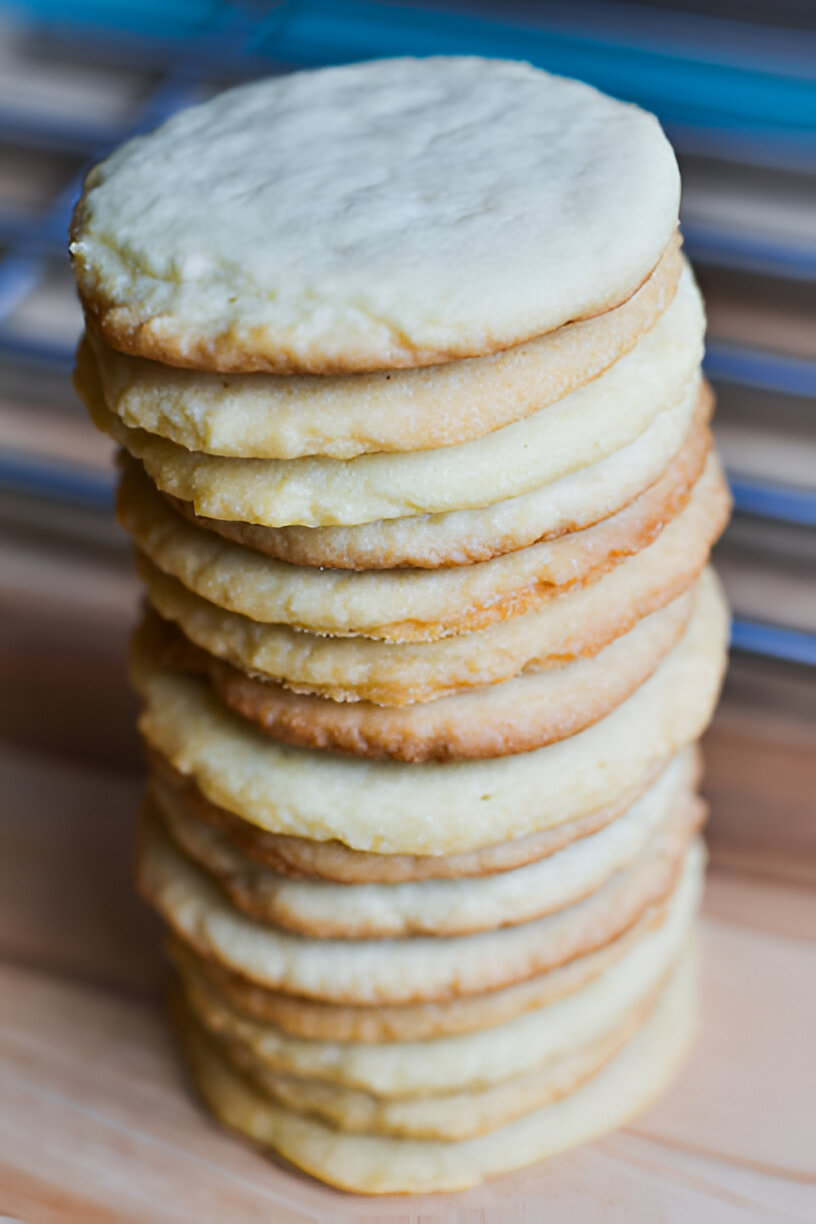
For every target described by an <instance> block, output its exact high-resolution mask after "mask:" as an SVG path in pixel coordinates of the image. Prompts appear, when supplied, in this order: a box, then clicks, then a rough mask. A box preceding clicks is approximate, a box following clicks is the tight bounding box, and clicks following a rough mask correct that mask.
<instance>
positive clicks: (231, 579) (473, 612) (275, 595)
mask: <svg viewBox="0 0 816 1224" xmlns="http://www.w3.org/2000/svg"><path fill="white" fill-rule="evenodd" d="M709 447H710V441H709V439H708V438H706V437H702V438H699V439H697V440H696V441H695V444H694V445H693V446H692V447H691V448H690V449H688V450H684V451H682V452H681V454H680V455H678V456H677V457H676V459H675V460H674V461H673V462H672V463H671V465H670V466H669V468H668V469H667V470H666V471H665V472H664V474H663V475H662V476H661V478H660V479H659V480H658V481H656V482H655V483H654V484H653V485H652V486H651V487H650V488H648V489H646V490H644V492H643V493H641V494H640V496H639V497H636V498H635V500H634V501H632V502H630V504H629V505H628V506H625V507H624V508H623V509H622V510H619V511H618V513H617V514H614V515H612V516H611V517H610V518H608V519H603V520H602V521H601V522H600V523H596V524H595V525H594V526H592V527H587V528H585V529H584V530H583V531H576V532H572V533H570V534H569V535H566V536H559V537H558V539H555V540H544V541H541V542H540V543H538V544H531V545H530V546H529V548H523V549H519V551H518V552H513V553H507V554H506V555H505V556H503V557H494V558H493V560H491V561H481V562H478V563H477V564H475V565H463V566H456V567H455V568H452V569H441V570H407V569H397V570H372V571H370V572H368V573H350V572H348V571H346V570H319V569H315V568H314V567H311V566H293V565H288V564H287V563H286V562H284V561H274V560H273V559H272V558H270V557H264V556H263V555H262V554H260V553H256V552H253V551H252V550H250V549H248V548H243V547H241V545H239V544H232V543H230V542H229V541H227V540H222V539H221V538H220V537H219V536H216V535H214V534H213V533H212V532H210V531H202V530H201V529H200V528H197V527H193V526H191V525H190V524H189V523H186V522H185V521H184V519H182V518H181V517H180V516H179V515H177V514H175V513H174V512H173V511H172V510H171V509H170V508H169V507H168V506H167V505H166V504H165V502H164V499H163V498H162V497H161V496H160V494H159V493H157V492H156V490H155V489H154V488H153V487H152V486H151V485H150V483H149V482H148V481H146V480H145V478H144V476H143V475H142V474H141V473H139V472H138V470H136V469H130V470H126V471H125V474H124V479H123V481H122V484H121V486H120V491H119V500H118V512H119V521H120V522H121V524H122V526H123V527H124V528H125V530H126V531H127V532H128V533H129V534H130V535H131V536H132V537H133V540H134V542H135V544H136V546H137V547H138V548H139V549H140V550H141V551H142V552H143V553H145V554H146V555H147V557H148V558H149V560H151V561H152V562H153V564H154V565H156V566H158V568H159V569H161V570H162V571H163V572H164V573H166V574H170V575H171V576H172V577H175V578H178V579H179V581H180V582H182V583H183V585H184V586H185V587H187V589H188V590H190V591H193V592H194V593H195V594H197V595H200V596H202V598H203V599H206V600H207V601H208V602H209V603H213V604H215V605H216V606H218V607H221V608H224V609H225V610H226V611H228V612H237V613H240V614H241V615H242V616H245V617H248V618H249V619H250V620H254V621H259V622H262V623H265V624H287V625H290V626H291V627H292V628H295V629H308V630H310V631H312V632H313V633H318V634H327V635H331V636H335V637H344V636H350V637H354V636H362V637H371V638H379V639H381V640H382V641H386V642H411V641H414V642H421V641H426V642H427V641H434V640H435V639H438V638H444V637H448V636H451V635H454V636H455V635H458V634H462V633H468V632H471V631H473V630H475V629H480V628H483V627H484V626H486V625H489V624H492V623H494V622H496V621H500V620H504V619H506V618H508V617H511V616H518V615H520V614H521V613H523V612H527V611H531V610H532V609H533V608H537V607H540V606H541V605H542V604H543V603H546V602H548V601H549V600H551V599H553V598H556V597H557V596H559V595H561V594H563V592H564V590H565V589H569V588H570V587H572V586H575V585H582V584H583V583H585V582H587V581H591V580H592V579H593V578H597V577H600V575H601V574H603V573H604V572H605V571H607V570H609V569H611V568H613V567H614V566H616V565H619V564H620V563H621V562H622V561H623V560H624V558H625V557H627V556H631V555H632V554H633V553H637V552H640V551H641V549H643V548H645V547H647V545H648V544H650V543H651V542H652V541H653V540H654V539H655V538H656V537H657V535H658V534H659V533H660V531H661V530H662V529H663V528H664V527H665V526H666V524H667V523H669V522H670V521H671V520H672V519H673V518H675V517H676V516H677V515H678V514H679V513H680V512H681V510H682V509H683V507H684V506H685V505H686V503H687V502H688V500H689V499H691V500H693V501H694V500H696V502H697V503H698V505H699V504H700V503H702V504H703V505H704V506H705V511H704V518H705V520H706V521H708V520H714V521H717V520H719V519H720V518H721V517H722V515H723V512H724V510H725V507H726V506H727V504H728V487H727V484H726V482H725V477H724V476H723V473H722V469H721V467H720V464H719V460H718V459H717V457H716V455H715V454H714V453H713V451H710V450H709V449H708V448H709ZM701 469H702V471H701ZM707 533H708V531H707V529H706V534H707Z"/></svg>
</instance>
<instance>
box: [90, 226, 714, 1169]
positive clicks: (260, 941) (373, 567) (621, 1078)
mask: <svg viewBox="0 0 816 1224" xmlns="http://www.w3.org/2000/svg"><path fill="white" fill-rule="evenodd" d="M703 331H704V318H703V311H702V306H701V302H700V298H699V295H698V293H697V290H696V287H695V285H694V282H693V279H692V277H691V274H690V272H689V270H688V268H687V266H685V264H684V260H683V257H682V254H681V249H680V241H679V238H678V237H677V236H676V235H674V236H672V237H671V238H670V240H669V241H668V244H667V245H666V246H665V248H664V249H663V251H662V254H661V255H660V258H659V260H658V261H657V263H656V264H655V265H654V266H653V268H652V270H651V272H650V273H649V275H648V276H647V277H646V279H645V280H643V281H642V283H641V284H640V285H639V287H638V288H636V290H635V291H634V292H633V293H629V294H628V295H627V296H625V297H624V298H623V299H622V300H620V301H619V302H618V304H616V305H612V306H611V307H610V308H608V309H605V310H603V311H601V312H600V313H597V314H596V315H594V316H593V317H589V318H586V319H582V320H580V321H578V322H571V323H566V324H565V325H563V326H560V327H558V328H556V329H555V330H553V331H551V332H548V333H545V334H544V335H541V336H537V337H534V338H533V339H531V340H525V341H524V342H522V343H519V344H516V345H511V346H510V347H507V348H504V349H501V350H500V351H497V352H495V353H486V354H485V355H481V356H478V355H477V356H472V357H465V358H460V359H457V360H452V361H448V362H440V363H437V364H431V365H428V366H423V367H422V368H413V369H410V368H408V369H398V368H392V369H384V370H381V371H375V372H354V371H352V372H349V373H342V372H335V373H328V374H297V373H292V374H275V373H264V372H258V371H257V370H254V369H252V368H250V369H249V370H246V371H243V372H242V371H241V370H240V369H238V370H236V371H233V372H231V373H228V374H226V375H225V374H222V373H217V372H215V371H208V370H189V369H180V368H177V367H175V366H172V365H170V364H162V363H161V362H160V361H156V360H148V359H146V358H144V357H141V356H135V355H133V354H127V353H124V352H119V351H117V350H116V348H115V347H114V345H113V344H112V343H110V342H109V340H106V339H103V337H102V335H101V334H100V330H99V329H97V328H96V327H95V325H94V319H93V316H92V313H91V314H90V315H89V326H88V332H87V334H86V337H85V338H84V340H83V342H82V346H81V349H80V354H79V360H78V369H77V386H78V388H79V390H80V393H81V394H82V396H83V398H84V400H85V402H86V403H87V405H88V408H89V410H90V412H91V414H92V416H93V418H94V420H95V422H96V423H97V425H99V426H100V427H101V428H102V429H104V430H105V431H107V432H108V433H109V434H111V435H112V437H113V438H114V439H115V440H116V441H117V443H118V444H119V445H120V446H121V448H122V457H121V469H122V476H121V484H120V490H119V502H118V513H119V517H120V520H121V522H122V524H123V526H124V528H125V529H126V531H127V532H128V533H129V534H130V536H131V537H132V540H133V543H134V546H135V553H136V561H137V565H138V569H139V573H140V575H141V578H142V580H143V582H144V588H145V593H146V612H145V615H144V619H143V622H142V624H141V626H140V627H139V629H138V631H137V633H136V635H135V639H134V642H133V651H132V672H133V679H134V683H135V685H136V687H137V689H138V691H139V693H140V695H141V698H142V700H143V712H142V716H141V722H140V727H141V733H142V735H143V738H144V741H145V744H146V748H147V755H148V761H149V780H148V786H147V795H146V798H145V802H144V812H143V821H142V830H141V837H140V844H139V849H138V881H139V887H140V889H141V892H142V893H143V895H144V897H145V898H146V899H147V900H148V901H149V902H150V904H151V905H152V906H154V907H155V909H156V910H157V911H158V912H159V914H160V915H161V917H162V918H163V920H164V921H165V922H166V924H167V928H168V932H169V942H168V948H169V953H170V957H171V960H172V962H173V965H174V968H175V978H176V986H175V990H174V998H173V1013H174V1018H175V1025H176V1029H177V1032H178V1034H179V1039H180V1042H181V1044H182V1046H183V1048H184V1050H185V1054H186V1057H187V1059H188V1062H189V1065H190V1068H191V1070H192V1074H193V1076H194V1078H195V1080H196V1082H197V1084H198V1086H199V1088H200V1091H201V1093H202V1095H203V1096H204V1098H205V1099H206V1101H207V1102H208V1103H209V1105H210V1107H211V1108H212V1110H213V1111H214V1112H215V1113H216V1114H217V1115H218V1116H219V1117H220V1118H221V1119H222V1120H223V1121H224V1122H226V1123H227V1124H228V1125H229V1126H231V1127H234V1128H236V1129H238V1130H240V1131H244V1132H245V1133H247V1134H248V1135H249V1136H251V1137H252V1138H253V1139H254V1140H256V1141H258V1142H260V1143H261V1144H264V1145H267V1146H269V1147H271V1148H273V1149H275V1150H276V1151H277V1152H278V1153H279V1154H280V1155H281V1156H283V1157H284V1158H286V1159H288V1160H289V1161H291V1162H292V1163H294V1164H295V1165H297V1166H298V1167H300V1168H302V1169H305V1170H307V1171H308V1172H310V1173H312V1174H314V1175H315V1176H317V1177H319V1178H322V1179H323V1180H326V1181H328V1182H331V1183H333V1184H335V1185H338V1186H342V1187H344V1188H346V1189H350V1190H355V1191H361V1192H372V1193H388V1192H404V1191H427V1190H450V1189H457V1188H461V1187H464V1186H467V1185H470V1184H473V1183H475V1182H477V1181H479V1180H480V1179H481V1178H483V1177H486V1176H489V1175H491V1174H494V1173H499V1172H502V1171H505V1170H508V1169H511V1168H515V1167H517V1166H519V1165H522V1164H526V1163H529V1162H531V1161H534V1160H537V1159H539V1158H541V1157H543V1156H546V1155H549V1154H551V1153H554V1152H557V1151H559V1150H561V1149H563V1148H565V1147H569V1146H571V1145H573V1144H575V1143H579V1142H581V1141H583V1140H585V1139H589V1138H592V1137H593V1136H595V1135H597V1134H599V1133H601V1132H603V1131H604V1130H607V1129H608V1128H610V1127H613V1126H615V1125H618V1124H619V1123H621V1122H622V1121H625V1120H626V1119H627V1118H629V1117H630V1116H631V1115H632V1114H633V1113H634V1112H635V1111H636V1110H638V1109H640V1108H642V1107H643V1106H644V1105H645V1104H647V1103H648V1102H650V1101H651V1100H652V1099H653V1097H654V1096H655V1094H656V1093H657V1092H658V1091H659V1090H660V1089H661V1088H662V1086H663V1085H664V1084H665V1083H666V1082H668V1080H669V1079H670V1077H671V1075H672V1074H673V1072H674V1069H675V1067H676V1066H677V1064H678V1062H679V1059H680V1057H681V1055H682V1054H683V1052H684V1050H685V1048H686V1046H687V1043H688V1040H689V1037H690V1034H691V1032H692V1031H693V1024H694V980H695V974H694V963H693V961H694V956H693V929H694V919H695V915H696V910H697V906H698V900H699V895H700V889H701V881H702V872H703V851H702V848H701V843H700V840H699V831H700V827H701V823H702V820H703V816H704V808H703V804H702V802H701V800H700V798H699V797H698V795H697V786H698V782H699V777H700V768H701V765H700V759H699V754H698V749H697V747H696V741H697V739H698V738H699V736H700V734H701V733H702V731H703V730H704V728H705V726H706V724H707V722H708V720H709V718H710V716H711V713H712V711H713V708H714V705H715V702H716V699H717V694H718V690H719V686H720V682H721V677H722V672H723V668H724V662H725V655H726V643H727V627H728V626H727V613H726V610H725V607H724V604H723V600H722V597H721V594H720V592H719V588H718V585H717V581H716V578H715V577H714V575H713V573H712V571H711V570H710V569H709V568H707V563H708V557H709V552H710V549H711V546H712V544H713V543H714V541H715V539H716V538H717V536H718V535H719V533H720V532H721V530H722V528H723V526H724V523H725V520H726V517H727V514H728V507H729V499H728V493H727V488H726V485H725V482H724V478H723V474H722V471H721V469H720V466H719V464H718V460H717V457H716V454H715V452H714V450H713V449H712V441H711V435H710V432H709V416H710V412H711V408H712V398H711V394H710V392H709V390H708V389H707V387H706V384H705V382H704V381H703V379H702V376H701V373H700V360H701V355H702V341H703Z"/></svg>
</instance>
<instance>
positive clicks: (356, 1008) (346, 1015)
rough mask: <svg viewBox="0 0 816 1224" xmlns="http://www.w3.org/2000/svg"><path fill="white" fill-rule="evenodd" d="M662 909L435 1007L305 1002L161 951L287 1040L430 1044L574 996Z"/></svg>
mask: <svg viewBox="0 0 816 1224" xmlns="http://www.w3.org/2000/svg"><path fill="white" fill-rule="evenodd" d="M667 905H668V902H666V901H664V902H660V903H658V904H657V905H652V906H648V907H647V908H646V909H645V910H644V911H643V913H642V914H641V916H640V917H639V918H638V919H637V921H636V922H634V923H633V924H632V926H631V927H629V929H628V930H626V931H624V932H623V934H622V935H618V936H616V937H615V938H614V939H610V940H609V942H608V943H606V944H604V945H603V947H601V948H596V949H594V950H593V951H592V952H587V953H586V954H585V955H584V956H576V957H574V958H573V960H571V961H568V962H567V963H566V964H565V965H559V966H558V967H557V968H556V969H548V970H546V971H545V972H544V973H539V974H537V975H534V976H533V977H531V978H528V979H527V981H526V982H517V983H516V984H515V985H513V986H505V987H503V988H502V989H500V990H489V991H487V993H485V994H480V995H463V996H462V997H461V998H458V999H445V1000H443V1001H441V1002H425V1003H392V1004H386V1005H384V1004H379V1005H377V1006H373V1007H371V1006H366V1005H365V1004H354V1003H325V1002H321V1001H320V1000H319V999H303V998H298V997H297V996H295V995H287V994H284V993H283V992H282V991H276V990H269V989H267V988H266V987H264V986H258V985H257V983H255V982H252V981H250V979H249V978H245V977H242V976H241V974H238V973H235V972H233V971H232V970H229V969H226V968H225V967H224V966H223V965H219V964H218V963H217V962H216V961H213V960H208V959H206V958H205V957H202V956H199V955H198V954H197V953H195V952H193V950H192V949H191V948H190V947H188V946H185V945H184V944H183V943H182V942H181V941H180V940H179V939H176V938H175V937H174V936H171V937H170V938H169V939H168V941H167V951H168V953H169V955H170V959H171V960H172V962H173V964H174V965H175V967H176V969H177V970H178V972H179V974H180V976H181V978H182V980H183V981H189V982H191V983H192V986H193V987H194V986H195V983H196V982H197V981H200V979H202V978H203V979H204V984H205V987H209V989H210V991H211V992H212V991H213V990H214V991H215V993H216V994H217V995H218V996H220V998H221V999H222V1000H223V1001H224V1002H225V1003H226V1004H227V1005H228V1006H229V1007H230V1008H231V1009H232V1010H233V1011H236V1012H238V1013H244V1014H245V1015H247V1016H249V1017H251V1018H252V1019H255V1020H260V1021H262V1022H263V1023H264V1024H271V1025H274V1026H275V1027H276V1028H279V1029H280V1030H281V1031H282V1032H284V1033H287V1034H289V1035H290V1036H292V1037H305V1038H308V1039H309V1040H312V1041H315V1040H320V1041H339V1042H347V1041H355V1042H364V1043H371V1042H373V1043H381V1042H396V1041H427V1040H428V1039H429V1038H432V1037H434V1038H435V1037H445V1036H453V1035H454V1034H456V1033H474V1032H477V1031H479V1030H481V1029H486V1028H492V1027H494V1026H495V1025H497V1024H503V1023H505V1022H506V1021H508V1020H514V1019H515V1018H516V1017H517V1016H522V1015H525V1014H526V1013H527V1012H530V1011H534V1010H536V1009H539V1008H542V1007H548V1006H549V1005H550V1004H551V1003H554V1002H556V1001H557V1000H558V999H562V998H564V997H565V996H566V995H568V994H571V993H572V992H573V991H575V990H579V989H580V988H581V987H582V986H585V985H586V984H587V983H588V982H591V981H593V980H594V979H595V978H596V977H597V976H598V975H599V974H600V973H603V972H604V970H606V969H608V968H609V967H610V966H611V965H614V964H617V963H618V961H619V960H620V959H621V957H622V956H624V954H625V953H626V952H628V951H629V949H630V948H632V947H634V945H635V944H636V943H637V942H638V940H640V939H642V938H643V937H644V936H645V935H646V934H647V933H648V932H649V931H652V930H655V929H656V928H657V927H658V926H660V925H661V924H662V923H663V922H664V921H665V919H666V914H667Z"/></svg>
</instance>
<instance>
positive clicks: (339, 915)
mask: <svg viewBox="0 0 816 1224" xmlns="http://www.w3.org/2000/svg"><path fill="white" fill-rule="evenodd" d="M680 776H682V771H680ZM146 805H147V808H148V811H149V814H150V815H151V817H152V818H154V819H155V818H159V819H160V822H161V824H162V825H163V827H164V829H165V831H166V832H167V833H168V834H169V835H170V838H171V840H172V841H173V842H174V843H175V844H176V845H177V846H178V848H179V849H180V850H181V851H182V853H184V854H185V855H186V856H187V857H188V858H190V859H192V861H193V862H194V863H196V865H197V866H199V867H201V869H202V870H203V871H205V872H206V874H207V875H208V876H209V877H210V879H212V880H213V881H214V882H215V883H216V884H217V885H218V886H219V887H220V888H221V889H222V891H223V892H224V893H225V894H226V895H227V896H228V897H229V899H230V900H231V901H232V903H233V905H235V906H236V908H237V909H239V910H241V911H242V913H245V914H247V915H248V916H249V917H250V918H255V919H257V920H258V921H259V922H263V923H268V924H271V925H273V926H278V927H281V928H282V929H283V930H288V931H294V932H296V933H298V934H301V935H309V936H312V937H314V938H330V939H339V938H342V939H386V938H388V939H390V938H397V937H399V938H402V937H405V936H409V935H464V934H472V933H473V932H475V931H481V930H490V929H492V928H495V927H500V926H510V925H515V924H518V923H521V922H529V921H532V919H534V918H537V917H541V916H542V915H544V914H547V913H553V912H554V911H556V910H558V909H563V908H564V907H565V906H567V905H572V904H574V903H575V902H576V901H578V900H580V899H581V898H582V897H585V896H588V895H589V894H590V893H592V892H593V891H595V890H596V889H597V888H599V887H600V886H601V884H603V883H604V882H605V881H606V880H607V879H609V878H611V876H613V875H614V874H615V873H616V872H618V871H621V870H623V869H624V868H625V867H627V866H629V865H630V864H631V863H632V862H633V861H634V859H636V858H637V857H638V855H639V854H641V853H642V852H643V851H644V849H645V847H646V845H647V843H648V842H649V841H650V840H651V839H652V838H654V837H655V836H656V835H657V833H658V832H659V831H661V830H662V831H667V830H669V831H673V832H674V831H676V833H677V835H678V836H680V837H682V836H687V835H688V833H689V831H691V830H693V829H695V828H697V827H698V826H699V825H700V823H701V821H702V818H703V814H704V811H705V808H704V805H703V803H702V801H701V800H699V799H697V798H696V797H694V796H692V795H691V794H690V793H689V791H688V790H684V789H681V788H680V787H678V771H677V770H672V769H671V768H669V769H667V770H666V771H665V773H664V774H663V775H662V777H661V778H660V779H659V780H658V782H656V783H655V784H654V786H652V787H650V788H649V790H648V791H647V792H646V793H645V794H644V795H643V796H642V797H641V798H640V799H639V800H638V801H637V803H635V804H633V806H632V807H631V808H630V810H629V811H628V812H626V813H625V814H624V815H622V816H620V817H619V818H618V819H617V820H615V821H613V822H612V823H611V824H610V825H608V826H607V827H606V828H604V829H602V830H600V831H599V832H597V833H595V834H593V835H592V836H588V837H583V838H580V839H579V840H577V841H575V842H573V843H572V844H571V845H568V846H566V847H564V848H563V849H561V850H558V851H556V852H555V853H554V854H552V855H549V856H548V857H546V858H542V859H541V860H539V861H538V862H535V863H531V864H530V865H528V866H523V867H517V868H515V869H512V870H509V871H505V872H500V873H498V874H496V875H492V876H483V877H480V878H479V877H477V878H475V879H458V880H428V881H422V882H418V883H401V884H333V883H328V882H326V881H315V880H292V879H288V878H287V877H286V876H281V875H278V874H277V873H275V872H273V871H270V870H269V868H267V867H263V866H261V865H260V864H258V863H254V862H253V861H252V860H251V859H249V858H247V857H246V856H245V855H243V854H242V853H241V851H240V849H238V848H236V847H235V846H234V845H232V843H231V842H230V841H229V839H228V838H227V837H226V836H225V835H224V834H223V833H222V832H219V830H217V829H214V828H213V827H212V826H211V825H207V824H205V823H203V822H201V821H199V820H197V819H196V818H195V816H194V815H193V814H192V813H191V812H190V811H189V810H188V809H187V808H185V806H184V803H183V802H182V801H181V800H180V799H179V796H178V795H177V794H176V793H174V792H173V790H172V789H171V788H169V787H167V786H162V785H161V782H160V780H158V779H156V778H154V779H152V781H151V785H150V791H149V797H148V799H147V801H146Z"/></svg>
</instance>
